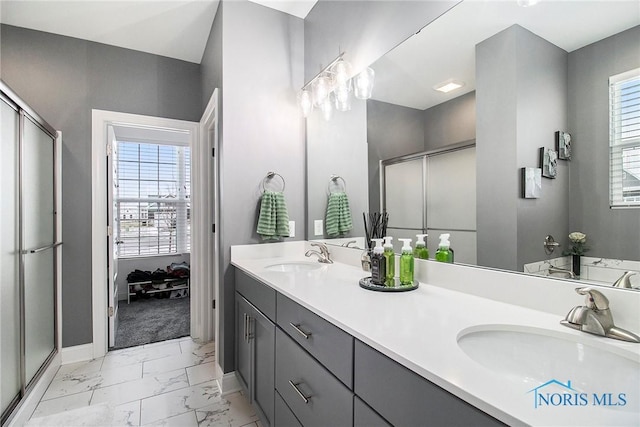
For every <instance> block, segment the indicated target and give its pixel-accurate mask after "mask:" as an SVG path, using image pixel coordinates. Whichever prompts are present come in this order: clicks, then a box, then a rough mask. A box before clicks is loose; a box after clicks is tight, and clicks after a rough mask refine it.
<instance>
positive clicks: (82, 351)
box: [62, 343, 93, 365]
mask: <svg viewBox="0 0 640 427" xmlns="http://www.w3.org/2000/svg"><path fill="white" fill-rule="evenodd" d="M91 359H93V343H89V344H81V345H74V346H73V347H64V348H63V349H62V364H63V365H68V364H69V363H76V362H85V361H87V360H91Z"/></svg>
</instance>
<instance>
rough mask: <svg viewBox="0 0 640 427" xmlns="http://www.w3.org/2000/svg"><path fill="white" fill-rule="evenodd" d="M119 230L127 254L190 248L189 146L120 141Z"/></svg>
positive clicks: (150, 254) (118, 174)
mask: <svg viewBox="0 0 640 427" xmlns="http://www.w3.org/2000/svg"><path fill="white" fill-rule="evenodd" d="M117 144H118V145H117V156H116V158H115V159H114V161H116V162H117V168H116V171H117V172H116V175H117V178H115V179H117V182H118V187H117V193H118V194H116V195H115V200H116V207H117V209H118V220H119V221H118V231H119V238H120V241H121V242H122V243H121V244H120V247H119V256H120V257H121V258H125V257H133V256H153V255H167V254H175V253H187V252H189V251H190V243H189V242H190V237H191V198H190V195H191V183H190V176H191V170H190V163H191V161H190V160H191V155H190V152H189V147H186V146H179V145H163V144H147V143H137V142H121V141H119V142H118V143H117Z"/></svg>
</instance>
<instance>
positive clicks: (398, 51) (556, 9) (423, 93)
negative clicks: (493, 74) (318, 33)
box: [372, 0, 640, 110]
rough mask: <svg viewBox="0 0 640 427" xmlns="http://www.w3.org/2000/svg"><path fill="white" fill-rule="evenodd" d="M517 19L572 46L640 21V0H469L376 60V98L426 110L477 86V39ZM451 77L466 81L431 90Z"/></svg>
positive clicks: (555, 41) (550, 38)
mask: <svg viewBox="0 0 640 427" xmlns="http://www.w3.org/2000/svg"><path fill="white" fill-rule="evenodd" d="M513 24H519V25H521V26H522V27H524V28H527V29H528V30H530V31H532V32H533V33H535V34H537V35H539V36H540V37H542V38H544V39H546V40H548V41H550V42H551V43H553V44H555V45H556V46H559V47H561V48H562V49H564V50H566V51H567V52H571V51H574V50H576V49H579V48H581V47H583V46H586V45H588V44H591V43H593V42H595V41H597V40H601V39H603V38H605V37H608V36H611V35H613V34H616V33H619V32H620V31H623V30H625V29H628V28H631V27H633V26H636V25H639V24H640V2H638V1H637V0H632V1H629V0H621V1H612V0H609V1H594V0H582V1H581V0H572V1H568V0H565V1H550V0H541V1H540V3H538V4H537V5H535V6H531V7H528V8H523V7H520V6H518V5H517V3H516V1H495V0H492V1H482V0H466V1H464V2H463V3H461V4H459V5H457V6H456V7H454V8H453V9H452V10H450V11H449V12H447V13H446V14H444V15H443V16H441V17H440V18H438V19H437V20H436V21H434V22H433V23H431V24H429V25H428V26H427V27H426V28H423V29H422V31H420V33H418V34H416V35H414V36H413V37H411V38H410V39H408V40H407V41H405V42H404V43H402V44H401V45H399V46H398V47H397V48H395V49H394V50H392V51H391V52H389V53H387V54H386V55H385V56H384V57H382V58H381V59H380V60H378V61H377V62H376V63H375V64H374V65H373V66H372V68H374V70H375V71H376V82H375V86H374V90H373V98H374V99H377V100H379V101H384V102H389V103H392V104H398V105H404V106H407V107H412V108H417V109H420V110H424V109H426V108H429V107H432V106H434V105H438V104H440V103H442V102H444V101H447V100H449V99H452V98H455V97H458V96H460V95H462V94H464V93H467V92H470V91H473V90H475V45H476V44H478V43H479V42H481V41H483V40H485V39H487V38H489V37H491V36H492V35H494V34H496V33H498V32H500V31H502V30H504V29H506V28H508V27H510V26H511V25H513ZM639 46H640V41H639ZM639 53H640V48H639ZM449 79H456V80H461V81H463V82H465V86H464V87H463V88H461V89H458V90H454V91H452V92H449V94H443V93H441V92H437V91H435V90H433V86H435V85H437V84H439V83H442V82H444V81H446V80H449ZM399 83H400V84H399Z"/></svg>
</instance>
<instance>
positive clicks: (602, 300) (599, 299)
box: [576, 287, 609, 310]
mask: <svg viewBox="0 0 640 427" xmlns="http://www.w3.org/2000/svg"><path fill="white" fill-rule="evenodd" d="M576 292H577V293H578V294H580V295H586V297H587V298H586V299H585V305H586V306H587V307H588V308H591V309H596V310H606V309H608V308H609V300H608V299H607V297H605V296H604V295H603V294H602V292H600V291H596V290H595V289H593V288H589V287H587V288H576Z"/></svg>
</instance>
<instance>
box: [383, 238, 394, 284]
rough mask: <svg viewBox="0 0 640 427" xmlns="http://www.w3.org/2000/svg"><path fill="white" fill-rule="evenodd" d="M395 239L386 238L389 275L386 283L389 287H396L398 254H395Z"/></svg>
mask: <svg viewBox="0 0 640 427" xmlns="http://www.w3.org/2000/svg"><path fill="white" fill-rule="evenodd" d="M392 240H393V237H391V236H386V237H385V238H384V258H385V261H386V268H387V275H386V280H385V283H386V284H387V286H394V285H395V276H396V254H394V253H393V244H392V243H391V241H392Z"/></svg>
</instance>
